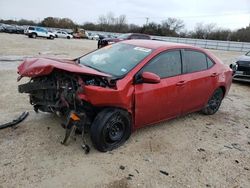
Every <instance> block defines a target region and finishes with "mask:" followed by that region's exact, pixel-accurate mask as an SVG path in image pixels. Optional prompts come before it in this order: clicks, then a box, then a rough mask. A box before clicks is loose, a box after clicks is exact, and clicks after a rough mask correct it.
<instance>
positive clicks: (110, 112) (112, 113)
mask: <svg viewBox="0 0 250 188" xmlns="http://www.w3.org/2000/svg"><path fill="white" fill-rule="evenodd" d="M130 134H131V119H130V115H129V113H128V112H126V111H124V110H120V109H114V108H106V109H104V110H102V111H101V112H100V113H99V114H97V116H96V118H95V120H94V122H93V123H92V125H91V129H90V136H91V140H92V142H93V144H94V147H95V148H96V149H97V150H99V151H101V152H106V151H110V150H113V149H115V148H117V147H119V146H121V145H122V144H123V143H124V142H125V141H126V140H127V139H128V138H129V136H130Z"/></svg>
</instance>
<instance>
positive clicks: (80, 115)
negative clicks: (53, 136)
mask: <svg viewBox="0 0 250 188" xmlns="http://www.w3.org/2000/svg"><path fill="white" fill-rule="evenodd" d="M111 83H113V81H110V80H107V79H106V78H103V77H100V76H94V75H78V74H75V73H69V72H64V71H54V72H53V73H51V74H50V75H46V76H40V77H34V78H31V80H30V81H29V82H28V83H25V84H21V85H19V86H18V91H19V92H20V93H28V94H29V97H30V104H31V105H33V106H34V110H35V112H38V111H42V112H49V113H56V114H57V115H60V116H61V115H63V116H66V117H67V120H66V123H65V124H64V128H66V134H65V138H64V141H63V142H62V143H63V144H67V142H68V140H69V137H70V136H71V134H73V132H74V131H75V130H76V129H78V130H80V131H81V132H82V138H83V139H84V137H83V134H84V130H85V129H86V126H89V125H90V124H91V122H92V121H93V119H94V117H95V116H96V114H97V113H98V111H100V108H97V107H94V106H93V105H91V104H90V103H89V102H87V101H84V100H82V99H79V98H78V94H79V93H84V86H85V85H93V86H99V87H104V88H105V87H109V88H112V87H114V84H111ZM82 147H83V148H84V149H85V151H86V152H88V151H89V147H88V145H86V144H83V145H82Z"/></svg>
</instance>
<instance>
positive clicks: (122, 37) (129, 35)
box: [97, 33, 151, 48]
mask: <svg viewBox="0 0 250 188" xmlns="http://www.w3.org/2000/svg"><path fill="white" fill-rule="evenodd" d="M131 39H144V40H150V39H151V37H150V36H149V35H146V34H141V33H126V34H122V35H120V36H118V37H117V38H114V37H109V38H103V39H101V38H100V39H99V40H98V43H97V48H102V47H104V46H107V45H109V44H114V43H116V42H120V41H123V40H131Z"/></svg>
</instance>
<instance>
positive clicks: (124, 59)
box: [79, 43, 153, 77]
mask: <svg viewBox="0 0 250 188" xmlns="http://www.w3.org/2000/svg"><path fill="white" fill-rule="evenodd" d="M152 51H153V50H152V49H150V48H143V47H139V46H135V45H130V44H124V43H116V44H113V45H109V46H106V47H104V48H101V49H99V50H96V51H94V52H92V53H90V54H87V55H85V56H83V57H81V58H80V59H79V61H80V64H82V65H85V66H87V67H90V68H93V69H96V70H98V71H100V72H104V73H108V74H111V75H112V76H115V77H121V76H124V75H126V74H127V73H128V72H129V71H130V70H132V69H133V68H134V67H135V66H136V65H137V64H139V63H140V62H141V61H142V60H143V59H144V58H145V57H147V56H148V55H149V54H151V53H152Z"/></svg>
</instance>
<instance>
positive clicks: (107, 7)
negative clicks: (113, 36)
mask: <svg viewBox="0 0 250 188" xmlns="http://www.w3.org/2000/svg"><path fill="white" fill-rule="evenodd" d="M109 12H112V13H113V14H114V15H115V16H116V17H118V16H119V15H122V14H124V15H126V18H127V22H128V23H134V24H138V25H143V24H144V23H146V18H149V22H152V21H154V22H157V23H161V21H162V20H164V19H166V18H168V17H175V18H179V19H182V20H183V21H184V23H185V28H186V29H187V30H192V29H194V27H195V25H196V23H201V22H202V23H204V24H208V23H215V24H216V25H217V27H219V28H228V29H232V30H235V29H239V28H242V27H246V26H248V25H249V24H250V0H186V1H185V0H154V1H152V0H105V1H104V0H103V1H100V0H99V1H98V0H88V1H86V0H39V1H35V0H0V19H15V20H18V19H22V18H23V19H31V20H34V21H37V22H38V21H41V20H42V19H43V18H45V17H48V16H52V17H60V18H63V17H68V18H70V19H72V20H73V21H74V22H76V23H78V24H83V23H84V22H95V23H96V22H97V20H98V17H99V16H100V15H106V14H107V13H109Z"/></svg>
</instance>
